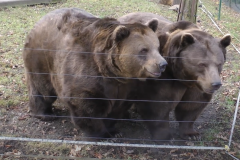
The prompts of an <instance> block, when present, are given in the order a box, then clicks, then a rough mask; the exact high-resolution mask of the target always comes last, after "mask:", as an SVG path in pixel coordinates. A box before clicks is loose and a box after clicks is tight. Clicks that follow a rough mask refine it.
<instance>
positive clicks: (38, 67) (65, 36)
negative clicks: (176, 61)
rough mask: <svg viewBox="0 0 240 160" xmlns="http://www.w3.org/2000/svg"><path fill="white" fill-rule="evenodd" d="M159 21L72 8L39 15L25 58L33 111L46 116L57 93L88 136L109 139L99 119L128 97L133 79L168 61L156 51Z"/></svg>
mask: <svg viewBox="0 0 240 160" xmlns="http://www.w3.org/2000/svg"><path fill="white" fill-rule="evenodd" d="M157 25H158V23H157V21H156V20H153V21H151V22H150V23H149V24H148V26H146V25H142V24H140V23H135V24H120V22H119V21H117V20H116V19H113V18H103V19H100V18H96V17H94V16H93V15H91V14H89V13H87V12H85V11H83V10H80V9H76V8H64V9H58V10H55V11H52V12H50V13H48V14H47V15H46V16H44V17H43V18H42V19H40V20H39V21H38V22H37V23H36V25H35V26H34V28H33V29H32V30H31V31H30V33H29V34H28V36H27V39H26V42H25V46H24V51H23V60H24V65H25V71H26V79H27V86H28V92H29V106H30V109H31V111H32V113H33V115H34V116H35V117H37V118H40V119H42V120H48V119H49V117H50V118H51V115H53V114H54V113H53V110H52V104H53V102H54V101H55V100H56V99H57V97H58V98H59V99H60V100H61V101H62V102H63V104H64V105H66V106H68V107H69V109H70V113H71V118H72V121H73V122H74V123H75V124H76V125H77V126H78V127H80V129H82V130H83V131H84V132H85V133H87V134H88V135H89V136H90V137H110V136H112V135H113V133H114V131H112V130H110V129H108V127H107V126H106V125H105V124H104V121H103V120H102V119H104V118H107V117H108V115H109V114H110V113H111V112H112V110H114V108H115V107H116V108H117V107H118V105H121V101H119V100H118V99H120V100H121V99H127V98H128V97H130V93H131V88H132V87H133V85H134V83H132V81H131V78H137V79H141V78H143V79H145V78H148V77H151V78H155V77H159V76H160V75H161V72H163V71H164V70H165V67H166V65H167V63H166V61H165V59H164V58H163V57H162V56H161V55H160V54H159V40H158V37H157V35H156V34H155V33H154V31H155V30H156V28H157Z"/></svg>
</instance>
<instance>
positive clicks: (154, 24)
mask: <svg viewBox="0 0 240 160" xmlns="http://www.w3.org/2000/svg"><path fill="white" fill-rule="evenodd" d="M145 25H146V26H148V27H149V28H151V29H152V30H153V32H156V30H157V28H158V19H157V18H153V19H152V20H151V21H148V22H147V23H145Z"/></svg>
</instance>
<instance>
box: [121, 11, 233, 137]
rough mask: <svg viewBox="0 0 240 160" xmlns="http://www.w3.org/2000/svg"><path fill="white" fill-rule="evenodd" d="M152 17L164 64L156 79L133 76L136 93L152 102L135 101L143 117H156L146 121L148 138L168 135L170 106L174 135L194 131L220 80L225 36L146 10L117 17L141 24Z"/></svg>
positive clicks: (227, 41)
mask: <svg viewBox="0 0 240 160" xmlns="http://www.w3.org/2000/svg"><path fill="white" fill-rule="evenodd" d="M153 18H154V19H158V21H159V24H160V25H158V29H157V31H158V32H156V33H157V34H158V37H159V40H160V46H161V47H160V53H161V54H162V55H163V57H165V58H166V59H167V62H168V66H167V68H166V71H165V72H164V73H163V74H162V76H161V77H160V78H159V79H158V80H147V81H146V82H139V87H138V88H139V89H140V91H139V92H138V98H139V99H141V100H152V101H153V102H139V103H137V104H136V107H137V109H138V110H139V113H140V114H141V116H142V118H143V119H145V120H156V121H147V122H146V125H147V126H148V128H149V130H150V133H151V135H152V139H155V140H160V141H161V140H166V139H170V138H171V133H170V129H169V122H168V121H169V113H170V111H172V110H174V111H175V117H176V120H177V121H179V130H180V137H182V138H189V136H190V137H192V136H196V137H198V135H199V133H198V132H196V131H195V130H194V129H193V124H194V121H195V120H196V119H197V117H198V116H199V115H200V113H201V112H202V110H203V109H204V108H205V107H206V106H207V104H208V102H210V100H211V98H212V95H213V93H214V92H215V91H216V90H218V89H219V88H220V86H221V85H222V83H221V79H220V73H221V71H222V66H223V64H224V62H225V60H226V47H227V46H228V45H229V44H230V42H231V36H230V35H225V36H224V37H223V38H221V39H217V38H214V37H213V36H212V35H210V34H208V33H206V32H204V31H202V30H200V29H199V28H198V27H197V26H196V25H195V24H193V23H191V22H187V21H179V22H175V23H169V21H168V20H166V19H165V18H163V17H161V16H159V15H155V14H152V13H142V12H140V13H130V14H128V15H124V16H123V17H120V18H119V19H118V20H119V21H120V22H122V23H127V21H128V20H129V23H135V22H140V23H143V24H147V23H148V22H149V21H150V20H151V19H153ZM194 102H196V103H194Z"/></svg>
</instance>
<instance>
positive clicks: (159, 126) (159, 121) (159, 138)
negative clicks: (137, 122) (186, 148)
mask: <svg viewBox="0 0 240 160" xmlns="http://www.w3.org/2000/svg"><path fill="white" fill-rule="evenodd" d="M137 109H138V111H139V113H140V115H141V116H142V118H143V119H144V120H146V122H145V124H146V126H147V127H148V129H149V131H150V134H151V138H152V140H154V141H155V142H157V143H159V144H163V143H166V142H168V141H169V140H170V139H171V138H172V134H171V131H170V128H169V113H170V108H168V107H164V106H161V104H158V103H152V104H149V103H146V104H145V105H141V106H137ZM148 120H150V121H148Z"/></svg>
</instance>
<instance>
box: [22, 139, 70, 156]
mask: <svg viewBox="0 0 240 160" xmlns="http://www.w3.org/2000/svg"><path fill="white" fill-rule="evenodd" d="M25 149H26V151H27V152H29V153H28V154H36V153H37V154H40V155H41V154H42V155H46V154H48V155H54V154H56V153H58V156H68V155H69V153H70V150H71V145H67V144H65V143H63V144H58V145H57V146H56V144H53V143H40V142H28V143H27V144H26V148H25Z"/></svg>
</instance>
